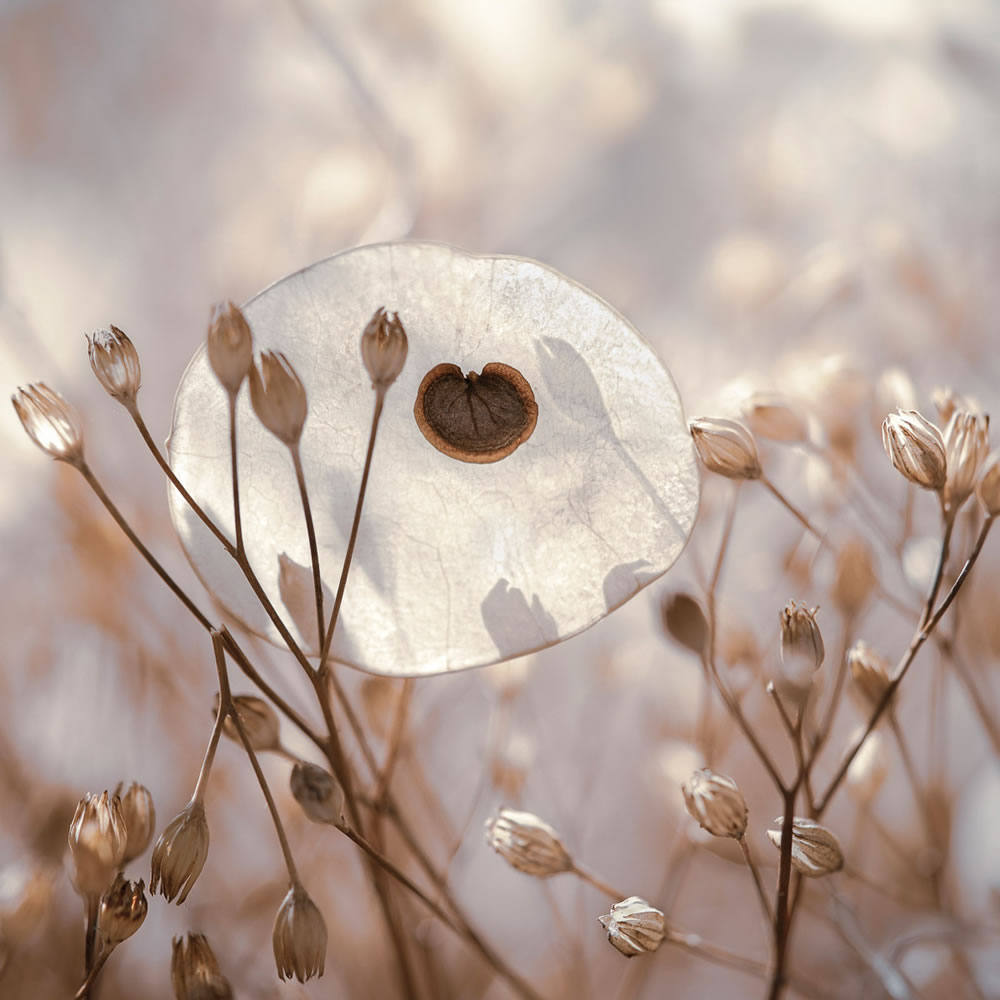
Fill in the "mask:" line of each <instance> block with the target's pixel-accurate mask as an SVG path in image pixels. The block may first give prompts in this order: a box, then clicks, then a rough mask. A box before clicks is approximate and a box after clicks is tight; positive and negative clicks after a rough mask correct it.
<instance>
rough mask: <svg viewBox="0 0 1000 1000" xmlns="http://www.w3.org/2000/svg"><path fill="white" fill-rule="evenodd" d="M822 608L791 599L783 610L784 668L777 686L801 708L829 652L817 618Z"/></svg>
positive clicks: (782, 650) (779, 692) (785, 698)
mask: <svg viewBox="0 0 1000 1000" xmlns="http://www.w3.org/2000/svg"><path fill="white" fill-rule="evenodd" d="M817 611H819V608H807V607H806V606H805V605H804V604H802V605H800V604H796V602H795V601H789V602H788V603H787V604H786V605H785V607H784V608H782V610H781V616H780V621H781V671H780V673H779V675H778V676H777V677H775V679H774V686H775V687H776V688H777V690H778V694H779V695H780V696H781V697H782V699H783V700H786V701H789V702H791V703H792V704H793V705H794V706H796V707H797V708H798V709H799V710H800V711H801V709H802V708H803V707H804V705H805V703H806V701H807V699H808V697H809V692H810V690H811V688H812V682H813V676H814V675H815V673H816V671H817V670H818V669H819V668H820V665H821V664H822V663H823V657H824V656H825V655H826V654H825V650H824V648H823V634H822V633H821V632H820V629H819V625H818V624H817V622H816V612H817Z"/></svg>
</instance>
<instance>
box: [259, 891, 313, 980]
mask: <svg viewBox="0 0 1000 1000" xmlns="http://www.w3.org/2000/svg"><path fill="white" fill-rule="evenodd" d="M272 940H273V942H274V960H275V962H276V963H277V965H278V978H279V979H291V977H292V976H295V978H296V979H297V980H298V981H299V982H300V983H304V982H305V981H306V980H307V979H312V978H313V976H322V975H323V969H324V967H325V966H326V923H325V922H324V920H323V914H322V913H320V912H319V909H318V907H317V906H316V904H315V903H314V902H313V901H312V900H311V899H310V898H309V894H308V893H307V892H306V891H305V889H303V888H302V886H301V885H299V884H298V883H297V882H296V883H294V884H293V885H292V887H291V888H290V889H289V890H288V895H286V896H285V899H284V901H283V902H282V904H281V908H280V909H279V910H278V915H277V916H276V917H275V918H274V931H273V933H272Z"/></svg>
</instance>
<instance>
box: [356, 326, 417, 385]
mask: <svg viewBox="0 0 1000 1000" xmlns="http://www.w3.org/2000/svg"><path fill="white" fill-rule="evenodd" d="M407 350H408V345H407V341H406V331H405V330H404V329H403V324H402V323H400V321H399V313H395V312H394V313H393V314H392V316H390V315H389V314H388V313H387V312H386V311H385V309H384V308H379V309H376V310H375V315H374V316H372V318H371V319H370V320H369V322H368V325H367V326H366V327H365V329H364V333H362V334H361V359H362V360H363V361H364V363H365V369H366V370H367V371H368V374H369V376H371V380H372V388H374V389H388V388H389V386H390V385H392V383H393V382H395V381H396V379H397V377H398V376H399V373H400V372H401V371H402V370H403V365H405V364H406V353H407Z"/></svg>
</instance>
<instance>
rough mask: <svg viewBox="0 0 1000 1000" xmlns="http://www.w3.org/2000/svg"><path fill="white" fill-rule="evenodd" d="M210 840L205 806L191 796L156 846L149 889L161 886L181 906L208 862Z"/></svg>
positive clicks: (171, 900) (153, 890)
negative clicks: (175, 898) (206, 860)
mask: <svg viewBox="0 0 1000 1000" xmlns="http://www.w3.org/2000/svg"><path fill="white" fill-rule="evenodd" d="M208 841H209V836H208V820H207V819H206V818H205V807H204V806H203V805H202V804H201V803H200V802H196V801H194V800H192V801H191V802H189V803H188V804H187V806H185V807H184V809H182V810H181V811H180V812H179V813H178V814H177V815H176V816H175V817H174V818H173V819H172V820H171V821H170V822H169V823H168V824H167V828H166V829H165V830H164V831H163V833H161V834H160V839H159V840H158V841H157V842H156V846H155V847H154V848H153V863H152V874H151V875H150V878H149V891H150V892H151V893H153V894H155V893H156V892H157V890H159V891H160V893H162V895H163V897H164V898H165V899H166V900H167V902H168V903H170V902H173V900H174V897H175V896H177V897H178V898H177V905H178V906H180V905H181V903H183V902H184V900H185V899H187V896H188V893H189V892H190V891H191V887H192V886H193V885H194V883H195V881H196V880H197V878H198V876H199V875H200V874H201V870H202V868H203V867H204V866H205V859H206V858H207V857H208ZM178 894H179V895H178Z"/></svg>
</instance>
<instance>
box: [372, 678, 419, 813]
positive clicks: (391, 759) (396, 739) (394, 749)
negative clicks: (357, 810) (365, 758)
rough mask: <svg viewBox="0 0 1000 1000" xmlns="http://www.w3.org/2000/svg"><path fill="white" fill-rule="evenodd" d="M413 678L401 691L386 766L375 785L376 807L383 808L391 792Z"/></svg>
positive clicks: (404, 682)
mask: <svg viewBox="0 0 1000 1000" xmlns="http://www.w3.org/2000/svg"><path fill="white" fill-rule="evenodd" d="M413 688H414V683H413V678H412V677H407V678H406V680H404V681H403V690H402V691H400V693H399V702H398V704H397V705H396V714H395V716H394V718H393V720H392V731H391V733H390V735H389V750H388V752H387V754H386V758H385V766H384V767H383V768H382V772H381V773H380V774H379V776H378V783H377V784H376V786H375V807H376V808H377V809H378V808H381V806H382V804H383V803H384V802H385V800H386V796H387V795H388V794H389V784H390V783H391V782H392V773H393V771H394V770H395V768H396V762H397V761H398V760H399V751H400V749H401V747H402V745H403V733H404V732H405V731H406V719H407V716H408V714H409V711H410V703H411V702H412V700H413Z"/></svg>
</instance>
